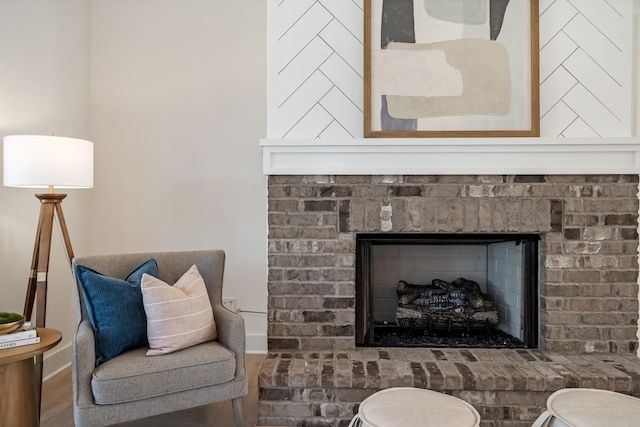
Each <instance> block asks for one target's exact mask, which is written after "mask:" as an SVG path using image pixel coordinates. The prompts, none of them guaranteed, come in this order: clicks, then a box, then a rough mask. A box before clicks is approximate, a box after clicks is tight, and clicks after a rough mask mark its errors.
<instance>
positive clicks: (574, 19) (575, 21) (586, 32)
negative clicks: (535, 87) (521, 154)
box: [540, 0, 633, 137]
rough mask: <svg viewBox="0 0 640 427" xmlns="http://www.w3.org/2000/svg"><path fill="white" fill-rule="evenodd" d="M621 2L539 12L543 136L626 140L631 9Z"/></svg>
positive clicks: (557, 5) (582, 1) (572, 3)
mask: <svg viewBox="0 0 640 427" xmlns="http://www.w3.org/2000/svg"><path fill="white" fill-rule="evenodd" d="M625 1H626V8H625V7H624V6H623V4H622V3H621V2H617V3H616V4H615V5H614V4H613V2H612V1H611V0H555V1H553V2H549V1H547V2H545V3H546V4H545V8H544V9H543V8H541V9H540V12H541V13H540V47H541V50H540V80H541V85H540V114H541V121H540V129H541V135H542V136H548V137H555V136H565V137H598V136H599V137H605V136H609V137H610V136H621V137H623V136H631V134H632V117H631V114H632V105H633V104H632V98H631V92H632V90H631V88H632V87H633V82H632V74H631V72H632V56H633V53H632V34H633V20H632V18H633V8H632V6H633V5H632V1H631V0H625ZM614 6H615V7H614ZM568 110H570V111H571V113H569V112H568Z"/></svg>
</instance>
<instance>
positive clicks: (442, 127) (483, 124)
mask: <svg viewBox="0 0 640 427" xmlns="http://www.w3.org/2000/svg"><path fill="white" fill-rule="evenodd" d="M364 16H365V21H364V30H365V31H364V34H365V39H364V49H365V52H364V61H365V70H364V104H365V111H364V136H365V137H367V138H371V137H374V138H375V137H377V138H415V137H431V138H444V137H537V136H540V95H539V86H540V83H539V69H538V66H539V42H538V0H511V1H505V0H498V1H494V0H485V1H484V2H483V1H474V2H470V1H468V0H364ZM383 16H384V18H383Z"/></svg>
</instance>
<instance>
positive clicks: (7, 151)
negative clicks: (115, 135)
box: [3, 135, 93, 188]
mask: <svg viewBox="0 0 640 427" xmlns="http://www.w3.org/2000/svg"><path fill="white" fill-rule="evenodd" d="M3 152H4V180H3V182H4V186H5V187H27V188H47V187H49V186H54V187H59V188H91V187H93V143H92V142H91V141H86V140H84V139H76V138H66V137H61V136H42V135H13V136H5V137H4V139H3Z"/></svg>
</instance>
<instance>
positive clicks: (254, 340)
mask: <svg viewBox="0 0 640 427" xmlns="http://www.w3.org/2000/svg"><path fill="white" fill-rule="evenodd" d="M266 353H267V334H247V354H266Z"/></svg>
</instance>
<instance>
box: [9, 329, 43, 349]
mask: <svg viewBox="0 0 640 427" xmlns="http://www.w3.org/2000/svg"><path fill="white" fill-rule="evenodd" d="M39 342H40V337H39V336H38V332H37V331H36V328H34V327H33V326H31V325H30V324H29V323H25V324H24V325H22V327H21V328H20V329H18V330H17V331H14V332H10V333H8V334H5V335H0V349H3V348H12V347H20V346H22V345H29V344H37V343H39Z"/></svg>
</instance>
